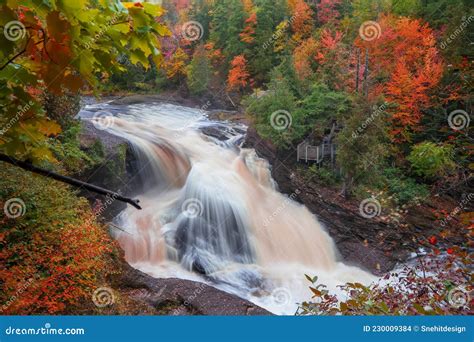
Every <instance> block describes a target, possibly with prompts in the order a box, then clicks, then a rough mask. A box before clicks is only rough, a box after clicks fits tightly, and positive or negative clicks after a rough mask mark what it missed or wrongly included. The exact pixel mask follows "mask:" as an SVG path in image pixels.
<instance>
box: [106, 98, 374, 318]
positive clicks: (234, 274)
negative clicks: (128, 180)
mask: <svg viewBox="0 0 474 342" xmlns="http://www.w3.org/2000/svg"><path fill="white" fill-rule="evenodd" d="M127 109H128V111H127V114H119V115H118V117H114V119H113V120H111V121H110V122H109V125H108V129H107V130H108V131H109V132H111V133H113V134H116V135H118V136H121V137H124V138H126V139H128V140H129V141H130V142H131V143H132V144H133V146H134V149H135V151H136V153H137V156H138V160H139V164H140V165H139V166H140V169H141V172H140V176H141V179H142V182H144V184H145V189H147V190H146V191H145V192H144V193H143V194H140V195H138V196H137V197H138V198H139V199H140V204H141V206H142V207H143V210H136V209H135V208H133V207H128V208H127V209H126V210H124V211H123V212H122V213H121V214H120V215H119V216H118V217H117V218H116V222H115V223H116V225H118V226H120V227H122V228H123V229H125V230H126V232H123V231H120V230H116V231H114V234H115V237H116V239H117V240H118V241H119V243H120V245H121V246H122V248H123V249H124V250H125V254H126V259H127V261H128V262H129V263H130V264H131V265H132V266H133V267H135V268H137V269H140V270H142V271H144V272H146V273H148V274H150V275H152V276H154V277H178V278H183V279H190V280H196V281H201V282H205V283H208V284H210V285H212V286H215V287H217V288H220V289H222V290H225V291H227V292H231V293H234V294H237V295H238V296H240V297H243V298H246V299H249V300H250V301H252V302H254V303H256V304H258V305H260V306H262V307H264V308H266V309H268V310H269V311H271V312H273V313H276V314H293V313H294V312H295V311H296V309H297V306H298V304H297V303H301V302H302V301H306V300H309V299H310V297H311V294H310V291H309V289H308V286H309V283H308V281H307V280H306V279H305V277H304V274H308V275H310V276H314V275H317V276H318V277H319V280H320V282H321V283H324V284H326V285H327V286H328V288H329V289H330V290H332V291H335V292H336V291H337V288H336V286H337V285H340V284H343V283H345V282H355V281H357V282H361V283H364V284H368V283H370V282H371V281H372V280H374V279H375V277H374V276H372V275H371V274H369V273H367V272H365V271H363V270H361V269H359V268H356V267H352V266H347V265H345V264H343V263H342V262H340V261H338V259H337V250H336V248H335V246H334V243H333V241H332V239H331V238H330V236H329V235H328V234H327V233H326V231H325V229H324V227H323V226H322V225H321V224H320V223H319V221H318V220H317V218H316V217H315V215H313V214H312V213H311V212H309V210H308V209H307V208H306V207H304V206H302V205H300V204H298V203H297V202H295V201H293V200H292V198H290V197H288V196H285V195H283V194H281V193H279V192H278V191H277V190H276V189H275V186H274V181H273V180H272V178H271V173H270V168H269V165H268V162H267V161H266V160H264V159H261V158H259V157H258V156H257V155H256V153H255V151H254V150H252V149H243V148H240V147H239V146H238V145H237V143H238V142H240V141H242V139H241V138H242V134H241V133H239V132H242V127H241V126H239V127H236V126H234V125H232V124H230V123H229V124H226V125H225V126H222V123H220V124H219V125H220V127H224V130H225V136H226V138H227V140H226V141H219V140H217V139H215V138H212V137H208V136H205V135H204V134H202V133H201V131H200V129H201V128H203V127H208V126H212V125H217V124H218V123H216V122H212V121H210V120H208V119H207V117H206V113H205V112H203V111H200V110H196V109H191V108H186V107H180V106H174V105H170V104H156V105H146V106H145V105H135V106H128V108H127ZM299 191H304V189H299Z"/></svg>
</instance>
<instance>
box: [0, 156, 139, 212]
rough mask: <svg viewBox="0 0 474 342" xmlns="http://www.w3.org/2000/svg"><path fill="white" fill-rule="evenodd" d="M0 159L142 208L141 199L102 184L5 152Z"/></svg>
mask: <svg viewBox="0 0 474 342" xmlns="http://www.w3.org/2000/svg"><path fill="white" fill-rule="evenodd" d="M0 161H3V162H5V163H8V164H11V165H14V166H17V167H20V168H22V169H24V170H27V171H31V172H33V173H37V174H39V175H42V176H45V177H49V178H52V179H55V180H57V181H60V182H63V183H67V184H70V185H73V186H76V187H78V188H84V189H87V190H90V191H92V192H96V193H98V194H101V195H109V196H111V197H112V198H114V199H116V200H118V201H121V202H125V203H128V204H130V205H132V206H134V207H135V208H137V209H141V207H140V205H139V204H138V203H139V200H137V199H131V198H128V197H124V196H122V195H120V194H118V193H116V192H114V191H110V190H107V189H104V188H101V187H100V186H97V185H93V184H89V183H86V182H83V181H80V180H78V179H75V178H72V177H68V176H63V175H60V174H57V173H55V172H53V171H48V170H45V169H42V168H39V167H37V166H34V165H33V164H30V163H28V162H24V161H21V160H18V159H15V158H12V157H9V156H7V155H5V154H2V153H0Z"/></svg>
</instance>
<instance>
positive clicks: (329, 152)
mask: <svg viewBox="0 0 474 342" xmlns="http://www.w3.org/2000/svg"><path fill="white" fill-rule="evenodd" d="M326 157H329V158H330V160H331V164H332V165H334V163H335V161H336V144H333V143H327V142H323V143H322V144H321V145H319V146H314V145H310V144H309V143H308V142H307V141H303V142H301V143H299V144H298V146H297V150H296V161H298V162H299V161H304V162H306V163H307V162H308V161H314V162H316V163H317V164H321V163H322V162H323V160H324V159H325V158H326Z"/></svg>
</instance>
